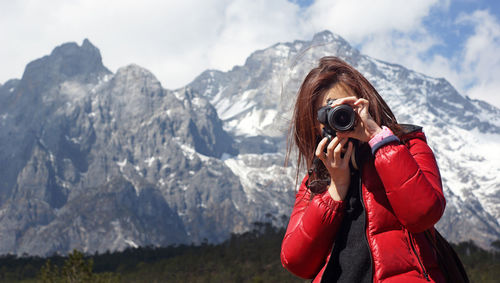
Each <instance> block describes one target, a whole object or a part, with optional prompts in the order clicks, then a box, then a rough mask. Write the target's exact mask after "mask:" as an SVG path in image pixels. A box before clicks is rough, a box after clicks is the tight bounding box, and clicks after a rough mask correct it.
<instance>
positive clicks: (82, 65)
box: [22, 39, 110, 91]
mask: <svg viewBox="0 0 500 283" xmlns="http://www.w3.org/2000/svg"><path fill="white" fill-rule="evenodd" d="M108 73H110V71H109V70H108V69H106V67H104V65H103V64H102V57H101V53H100V52H99V49H98V48H97V47H95V46H94V45H92V43H91V42H90V41H89V40H88V39H85V40H84V41H83V43H82V45H81V46H78V44H76V43H75V42H70V43H65V44H62V45H60V46H58V47H56V48H54V50H53V51H52V52H51V54H50V55H48V56H44V57H42V58H40V59H37V60H35V61H33V62H31V63H29V64H28V65H27V66H26V69H25V70H24V74H23V77H22V81H23V82H25V83H26V84H28V85H38V86H48V85H54V84H58V83H60V82H63V81H67V80H78V81H81V82H83V83H95V82H97V80H98V78H99V77H100V76H101V75H103V74H108ZM40 90H42V91H43V90H44V89H43V88H42V89H38V91H40Z"/></svg>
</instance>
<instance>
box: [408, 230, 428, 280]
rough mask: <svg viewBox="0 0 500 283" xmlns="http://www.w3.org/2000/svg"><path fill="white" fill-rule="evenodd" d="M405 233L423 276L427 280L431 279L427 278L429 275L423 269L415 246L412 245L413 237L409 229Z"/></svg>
mask: <svg viewBox="0 0 500 283" xmlns="http://www.w3.org/2000/svg"><path fill="white" fill-rule="evenodd" d="M407 233H408V240H409V242H410V246H411V249H412V251H413V253H414V254H415V256H416V257H417V260H418V264H419V265H420V268H422V272H423V273H424V277H425V279H426V280H427V281H431V280H430V279H429V275H428V274H427V271H425V267H424V265H423V264H422V261H421V260H420V257H419V256H418V253H417V250H416V249H415V246H414V245H413V238H412V236H411V234H410V231H408V230H407Z"/></svg>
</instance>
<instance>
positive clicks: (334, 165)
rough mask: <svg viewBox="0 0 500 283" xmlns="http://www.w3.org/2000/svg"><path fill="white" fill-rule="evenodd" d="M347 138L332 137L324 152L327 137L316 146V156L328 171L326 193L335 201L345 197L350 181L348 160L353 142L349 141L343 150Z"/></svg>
mask: <svg viewBox="0 0 500 283" xmlns="http://www.w3.org/2000/svg"><path fill="white" fill-rule="evenodd" d="M348 140H349V139H348V138H339V137H335V138H333V139H332V141H331V142H330V143H329V144H328V147H327V150H326V153H325V152H324V148H325V146H326V143H327V141H328V139H327V138H323V140H321V142H320V143H319V144H318V147H317V148H316V156H317V157H318V158H319V159H321V161H323V164H324V165H325V167H326V169H327V170H328V173H330V186H329V188H328V193H329V194H330V196H331V197H332V198H333V199H334V200H336V201H340V200H343V199H344V198H345V196H346V194H347V190H348V189H349V185H350V182H351V176H350V169H349V162H350V160H351V154H352V150H353V144H352V142H349V144H348V146H347V150H345V148H344V146H345V144H346V143H347V142H348ZM343 151H345V153H344V156H343V157H342V154H341V153H343Z"/></svg>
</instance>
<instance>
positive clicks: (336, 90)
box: [316, 83, 356, 108]
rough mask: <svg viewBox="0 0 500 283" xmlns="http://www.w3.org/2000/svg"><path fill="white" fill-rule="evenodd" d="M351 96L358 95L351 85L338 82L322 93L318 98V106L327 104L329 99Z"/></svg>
mask: <svg viewBox="0 0 500 283" xmlns="http://www.w3.org/2000/svg"><path fill="white" fill-rule="evenodd" d="M349 96H356V94H355V93H354V92H353V91H352V89H351V88H350V87H348V86H346V85H344V84H342V83H338V84H336V85H334V86H333V87H332V88H330V89H329V90H327V91H326V92H325V93H323V94H322V95H321V97H320V98H319V99H318V100H317V102H318V103H317V105H316V108H321V107H322V106H325V105H326V104H327V102H328V100H335V99H339V98H344V97H349Z"/></svg>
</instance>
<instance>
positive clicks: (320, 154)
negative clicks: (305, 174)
mask: <svg viewBox="0 0 500 283" xmlns="http://www.w3.org/2000/svg"><path fill="white" fill-rule="evenodd" d="M327 141H328V138H323V139H322V140H321V141H320V142H319V144H318V147H316V157H318V158H319V159H321V161H324V160H325V153H324V152H323V149H324V148H325V145H326V142H327Z"/></svg>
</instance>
